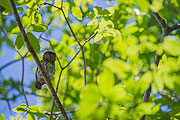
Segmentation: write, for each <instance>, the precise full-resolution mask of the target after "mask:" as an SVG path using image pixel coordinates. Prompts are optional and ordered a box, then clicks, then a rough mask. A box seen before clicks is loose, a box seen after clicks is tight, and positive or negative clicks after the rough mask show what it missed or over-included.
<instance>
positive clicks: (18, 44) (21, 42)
mask: <svg viewBox="0 0 180 120" xmlns="http://www.w3.org/2000/svg"><path fill="white" fill-rule="evenodd" d="M23 45H24V40H23V38H22V36H21V34H19V35H18V36H17V38H16V41H15V47H16V48H17V49H18V50H19V49H20V48H21V47H22V46H23Z"/></svg>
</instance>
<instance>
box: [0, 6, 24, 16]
mask: <svg viewBox="0 0 180 120" xmlns="http://www.w3.org/2000/svg"><path fill="white" fill-rule="evenodd" d="M22 11H23V8H22V7H18V8H17V12H22ZM11 13H12V10H11V9H5V10H4V11H3V13H2V14H3V15H9V14H11Z"/></svg>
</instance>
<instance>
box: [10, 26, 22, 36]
mask: <svg viewBox="0 0 180 120" xmlns="http://www.w3.org/2000/svg"><path fill="white" fill-rule="evenodd" d="M11 33H12V34H17V33H20V30H19V27H18V26H16V27H14V28H13V29H12V30H11Z"/></svg>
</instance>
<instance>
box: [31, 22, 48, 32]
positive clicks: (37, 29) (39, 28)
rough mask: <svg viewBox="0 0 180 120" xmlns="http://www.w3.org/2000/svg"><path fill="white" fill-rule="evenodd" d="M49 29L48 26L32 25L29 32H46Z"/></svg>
mask: <svg viewBox="0 0 180 120" xmlns="http://www.w3.org/2000/svg"><path fill="white" fill-rule="evenodd" d="M47 29H48V27H47V26H45V25H41V24H32V25H30V26H29V30H32V31H35V32H44V31H46V30H47Z"/></svg>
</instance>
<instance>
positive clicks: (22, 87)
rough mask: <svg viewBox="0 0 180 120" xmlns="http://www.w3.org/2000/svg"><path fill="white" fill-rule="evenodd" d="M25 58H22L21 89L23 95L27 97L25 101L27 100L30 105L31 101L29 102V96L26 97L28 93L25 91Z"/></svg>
mask: <svg viewBox="0 0 180 120" xmlns="http://www.w3.org/2000/svg"><path fill="white" fill-rule="evenodd" d="M23 83H24V58H22V78H21V89H22V92H23V95H24V98H25V101H26V105H27V106H29V103H28V100H27V97H26V93H25V92H24V84H23Z"/></svg>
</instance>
